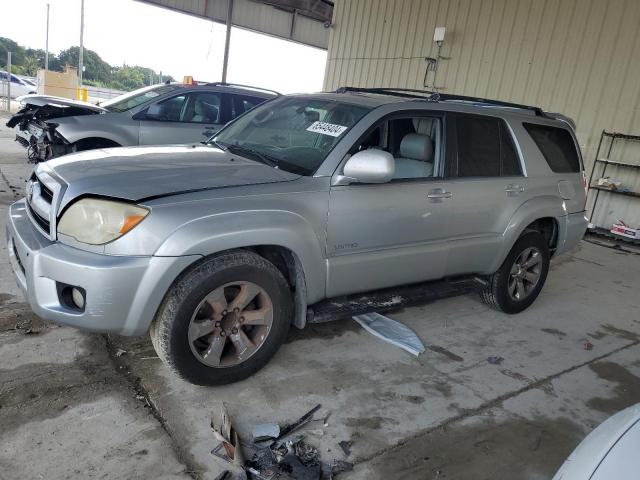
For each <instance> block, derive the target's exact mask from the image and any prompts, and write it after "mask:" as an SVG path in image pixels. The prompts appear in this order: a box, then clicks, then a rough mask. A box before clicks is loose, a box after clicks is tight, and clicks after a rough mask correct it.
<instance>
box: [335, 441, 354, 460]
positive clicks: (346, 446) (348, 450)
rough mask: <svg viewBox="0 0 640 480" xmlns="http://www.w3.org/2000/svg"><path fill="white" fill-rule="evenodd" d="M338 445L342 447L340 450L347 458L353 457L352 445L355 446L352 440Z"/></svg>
mask: <svg viewBox="0 0 640 480" xmlns="http://www.w3.org/2000/svg"><path fill="white" fill-rule="evenodd" d="M338 445H340V448H341V449H342V451H343V452H344V454H345V455H346V456H347V457H348V456H349V455H351V445H353V442H352V441H351V440H343V441H342V442H340V443H338Z"/></svg>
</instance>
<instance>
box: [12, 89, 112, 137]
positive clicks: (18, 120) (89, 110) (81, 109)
mask: <svg viewBox="0 0 640 480" xmlns="http://www.w3.org/2000/svg"><path fill="white" fill-rule="evenodd" d="M18 99H19V100H20V103H21V104H22V108H20V110H18V113H16V114H15V115H14V116H12V117H11V118H10V119H9V121H8V122H7V123H6V125H7V127H9V128H13V127H15V126H16V125H21V126H22V127H23V128H22V129H24V127H25V125H26V124H27V123H28V122H30V121H31V120H38V121H45V122H46V121H47V120H51V119H52V118H61V117H72V116H76V115H96V114H98V113H106V112H108V110H106V109H104V108H102V107H99V106H97V105H93V104H91V103H87V102H78V101H76V100H69V99H68V98H61V97H50V96H47V95H24V96H22V97H18Z"/></svg>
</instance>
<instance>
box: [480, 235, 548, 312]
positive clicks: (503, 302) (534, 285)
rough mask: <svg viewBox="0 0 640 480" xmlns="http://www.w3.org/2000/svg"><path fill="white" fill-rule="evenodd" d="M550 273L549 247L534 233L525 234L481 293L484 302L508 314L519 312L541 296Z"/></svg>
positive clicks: (541, 237)
mask: <svg viewBox="0 0 640 480" xmlns="http://www.w3.org/2000/svg"><path fill="white" fill-rule="evenodd" d="M548 272H549V246H548V245H547V242H546V241H545V239H544V237H543V236H542V235H541V234H540V233H538V232H535V231H530V232H526V233H525V234H523V235H522V236H521V237H520V238H519V239H518V241H516V243H515V245H514V246H513V248H512V249H511V251H510V252H509V255H507V258H506V259H505V260H504V262H503V263H502V266H501V267H500V268H499V269H498V271H497V272H495V273H494V274H493V275H491V276H490V277H489V278H488V283H487V285H486V286H485V288H484V289H483V290H482V292H481V297H482V300H483V301H484V303H486V304H487V305H489V306H490V307H492V308H494V309H496V310H500V311H503V312H505V313H519V312H521V311H522V310H524V309H526V308H527V307H528V306H529V305H531V304H532V303H533V302H534V300H535V299H536V298H537V297H538V295H539V294H540V291H541V290H542V287H543V286H544V282H545V280H546V278H547V273H548Z"/></svg>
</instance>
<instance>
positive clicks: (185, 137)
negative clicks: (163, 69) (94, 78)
mask: <svg viewBox="0 0 640 480" xmlns="http://www.w3.org/2000/svg"><path fill="white" fill-rule="evenodd" d="M277 95H278V94H277V92H272V91H270V90H263V89H259V88H255V87H245V86H241V85H231V84H223V83H208V84H204V85H202V84H199V85H185V84H178V83H172V84H163V85H154V86H151V87H145V88H141V89H139V90H135V91H133V92H130V93H127V94H124V95H122V96H119V97H116V98H114V99H112V100H109V101H107V102H104V103H102V105H93V104H91V103H87V102H79V101H75V100H69V99H66V98H59V97H50V96H46V95H26V96H24V97H22V98H21V102H22V104H23V107H22V108H21V109H20V111H19V112H18V113H16V114H15V115H14V116H13V117H11V119H10V120H9V121H8V122H7V126H8V127H10V128H13V127H15V129H16V141H17V142H18V143H20V144H21V145H22V146H23V147H25V148H26V149H27V157H28V159H29V161H31V162H34V163H37V162H42V161H46V160H49V159H51V158H55V157H59V156H61V155H66V154H67V153H71V152H79V151H82V150H91V149H95V148H108V147H121V146H135V145H169V144H184V143H194V142H200V141H204V140H206V139H208V138H209V137H211V136H212V135H214V134H215V133H216V132H217V131H218V130H219V129H220V128H221V127H222V126H223V125H225V124H226V123H227V122H229V121H230V120H232V119H234V118H235V117H237V116H238V115H241V114H243V113H244V112H246V111H247V110H250V109H251V108H253V107H255V106H256V105H259V104H260V103H262V102H264V101H266V100H269V99H271V98H274V97H276V96H277Z"/></svg>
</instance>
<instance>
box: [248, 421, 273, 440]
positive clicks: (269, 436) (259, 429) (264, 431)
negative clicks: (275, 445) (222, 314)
mask: <svg viewBox="0 0 640 480" xmlns="http://www.w3.org/2000/svg"><path fill="white" fill-rule="evenodd" d="M251 434H252V436H253V441H254V442H264V441H265V440H275V439H276V438H278V437H279V436H280V425H278V424H277V423H263V424H261V425H256V426H255V427H253V431H252V432H251Z"/></svg>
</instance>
